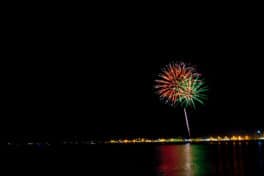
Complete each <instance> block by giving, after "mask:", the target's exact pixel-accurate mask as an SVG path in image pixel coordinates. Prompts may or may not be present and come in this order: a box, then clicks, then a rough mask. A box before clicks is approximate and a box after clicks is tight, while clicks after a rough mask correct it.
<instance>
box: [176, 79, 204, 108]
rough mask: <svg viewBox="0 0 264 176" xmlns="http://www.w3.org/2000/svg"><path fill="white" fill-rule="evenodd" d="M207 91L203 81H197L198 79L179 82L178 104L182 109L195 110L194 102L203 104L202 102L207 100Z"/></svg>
mask: <svg viewBox="0 0 264 176" xmlns="http://www.w3.org/2000/svg"><path fill="white" fill-rule="evenodd" d="M207 91H208V88H207V86H206V85H205V83H204V81H203V80H201V79H199V77H196V78H193V77H190V78H188V79H184V80H182V81H181V82H180V86H179V88H178V92H180V96H179V99H178V102H179V104H181V105H182V106H183V107H189V106H191V107H193V108H196V106H195V103H196V102H198V103H200V104H204V100H206V99H207V95H206V92H207Z"/></svg>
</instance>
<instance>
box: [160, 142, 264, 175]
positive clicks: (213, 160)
mask: <svg viewBox="0 0 264 176" xmlns="http://www.w3.org/2000/svg"><path fill="white" fill-rule="evenodd" d="M156 150H157V154H158V166H157V173H158V175H159V176H205V175H210V176H212V175H219V176H228V175H232V176H244V175H259V174H261V175H264V162H263V161H264V155H263V150H264V148H263V143H262V142H258V143H254V144H248V143H236V142H234V143H228V144H225V143H221V144H182V145H160V146H158V147H157V148H156Z"/></svg>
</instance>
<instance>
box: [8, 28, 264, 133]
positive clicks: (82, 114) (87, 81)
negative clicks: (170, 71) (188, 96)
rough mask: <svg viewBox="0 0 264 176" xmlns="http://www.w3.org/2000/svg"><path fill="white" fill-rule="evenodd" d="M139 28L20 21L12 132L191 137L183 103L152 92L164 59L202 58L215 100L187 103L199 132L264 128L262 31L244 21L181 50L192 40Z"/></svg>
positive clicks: (13, 53)
mask: <svg viewBox="0 0 264 176" xmlns="http://www.w3.org/2000/svg"><path fill="white" fill-rule="evenodd" d="M79 27H80V26H79ZM130 27H132V26H129V25H127V26H123V28H129V29H130V30H129V31H134V32H131V33H125V32H124V33H119V32H121V31H122V30H123V29H119V30H118V31H115V33H112V32H113V31H110V30H109V31H107V32H104V30H103V29H104V28H103V27H99V28H98V29H93V30H92V31H89V32H88V31H87V32H85V31H81V32H80V33H79V32H76V31H75V30H74V31H75V32H74V33H72V32H70V31H68V32H66V31H65V29H64V28H58V29H57V28H49V27H47V28H45V25H42V26H41V25H40V26H34V28H30V30H26V32H25V31H22V30H19V31H18V32H17V31H16V30H15V29H16V28H14V32H13V33H12V32H11V33H12V39H10V46H12V47H11V50H10V51H9V53H10V54H9V55H8V56H7V59H9V60H10V64H9V67H8V69H7V71H6V72H5V73H4V77H5V78H7V80H8V84H7V86H8V89H9V91H8V97H9V100H8V102H7V103H6V104H7V105H8V106H9V108H8V114H7V115H6V116H5V117H6V118H5V119H7V122H8V125H7V126H6V127H7V128H6V130H5V134H6V135H7V136H50V137H65V136H87V137H105V136H106V137H109V136H180V135H186V129H185V123H184V114H183V110H182V109H181V108H175V109H173V108H171V107H168V106H167V105H164V104H162V103H161V102H160V101H159V98H158V97H157V96H156V95H155V94H154V92H153V83H154V82H153V81H154V79H155V76H156V75H157V74H158V73H159V72H160V69H161V67H162V66H164V65H166V64H168V63H169V62H171V61H175V60H176V61H177V60H180V61H185V62H189V63H192V64H193V65H195V66H196V67H197V68H198V70H199V71H200V72H201V73H202V74H203V77H204V79H205V81H206V82H207V84H208V87H209V92H208V102H206V104H205V105H204V106H199V108H198V109H197V110H196V111H194V110H189V111H188V113H189V120H190V126H191V129H192V134H193V135H194V136H195V135H197V136H199V135H209V134H214V133H228V132H232V131H240V130H248V129H250V130H251V129H253V130H254V129H257V128H260V127H261V128H264V126H263V123H262V118H263V117H262V115H261V114H262V108H263V107H262V99H263V83H262V80H263V64H262V58H263V51H262V48H261V47H260V46H259V45H257V44H256V43H254V40H253V39H254V38H256V37H258V36H254V33H252V35H246V36H244V37H243V38H241V35H242V33H239V32H238V31H237V30H235V29H233V30H230V31H228V30H225V32H224V33H219V31H222V30H220V29H219V31H215V32H216V33H214V32H211V33H208V34H205V33H201V34H199V33H190V34H187V36H188V38H187V37H186V38H183V41H185V42H186V43H188V44H189V45H186V46H185V45H184V46H183V45H182V46H181V47H180V48H179V47H176V46H174V44H175V43H177V44H178V45H181V44H183V43H181V42H180V41H178V40H176V39H174V38H168V40H167V41H166V42H165V41H159V40H157V37H155V33H151V32H150V30H147V29H142V30H143V31H141V28H135V29H134V30H133V28H130ZM211 28H214V26H211ZM215 28H217V26H215ZM20 29H21V26H20ZM148 29H151V28H148ZM47 31H48V32H47ZM135 31H137V32H135ZM139 31H140V32H141V34H140V35H137V33H139ZM69 32H70V33H69ZM70 34H71V35H70ZM73 34H74V35H73ZM145 34H146V35H145ZM117 35H118V37H117ZM205 35H206V36H205ZM193 36H197V38H194V37H193ZM168 41H169V42H168ZM7 45H9V44H7ZM171 48H172V49H171Z"/></svg>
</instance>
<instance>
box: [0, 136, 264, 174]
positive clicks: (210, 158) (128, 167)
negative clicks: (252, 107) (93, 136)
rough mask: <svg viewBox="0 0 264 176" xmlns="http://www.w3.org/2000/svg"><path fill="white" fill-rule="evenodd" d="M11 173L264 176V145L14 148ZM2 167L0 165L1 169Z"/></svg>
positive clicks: (9, 156)
mask: <svg viewBox="0 0 264 176" xmlns="http://www.w3.org/2000/svg"><path fill="white" fill-rule="evenodd" d="M5 154H6V155H5V156H7V157H6V158H5V164H7V165H8V168H9V170H10V172H12V171H19V172H20V173H32V174H34V175H38V174H43V173H45V174H49V175H54V174H55V175H58V174H59V175H62V174H70V175H88V176H93V175H95V176H97V175H98V176H99V175H105V176H107V175H115V176H130V175H131V176H132V175H133V176H141V175H142V176H207V175H208V176H214V175H217V176H229V175H230V176H231V175H232V176H254V175H259V176H263V175H264V142H263V141H262V142H260V141H259V142H229V143H211V144H210V143H204V144H189V143H186V144H159V145H157V144H136V145H117V144H114V145H57V146H41V145H40V146H34V147H13V148H12V149H10V148H9V149H8V150H7V152H5ZM2 166H3V165H2Z"/></svg>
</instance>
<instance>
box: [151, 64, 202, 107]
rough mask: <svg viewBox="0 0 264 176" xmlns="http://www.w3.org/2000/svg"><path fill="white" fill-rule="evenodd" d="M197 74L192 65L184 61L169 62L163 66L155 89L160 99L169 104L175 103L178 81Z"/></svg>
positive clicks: (178, 94) (177, 93) (178, 93)
mask: <svg viewBox="0 0 264 176" xmlns="http://www.w3.org/2000/svg"><path fill="white" fill-rule="evenodd" d="M195 76H198V74H197V73H195V72H194V68H193V67H189V66H186V65H185V64H184V63H180V64H177V63H171V64H168V65H167V66H165V67H164V69H163V70H162V72H161V74H160V75H159V79H157V80H156V85H155V89H156V90H157V93H158V95H159V96H160V98H161V99H162V100H165V101H166V103H169V104H171V105H174V104H176V102H177V99H178V97H179V96H180V92H181V91H179V83H180V82H181V81H182V80H186V79H188V78H190V77H195Z"/></svg>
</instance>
